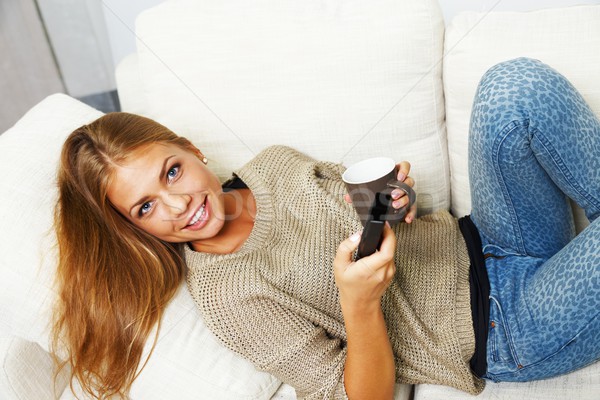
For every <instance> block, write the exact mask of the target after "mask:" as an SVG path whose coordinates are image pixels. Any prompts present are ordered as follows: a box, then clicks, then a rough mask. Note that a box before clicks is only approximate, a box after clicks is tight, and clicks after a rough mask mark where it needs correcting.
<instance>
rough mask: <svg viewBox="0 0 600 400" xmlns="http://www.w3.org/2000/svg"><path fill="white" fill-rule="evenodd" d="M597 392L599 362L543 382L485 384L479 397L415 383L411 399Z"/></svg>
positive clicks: (541, 399)
mask: <svg viewBox="0 0 600 400" xmlns="http://www.w3.org/2000/svg"><path fill="white" fill-rule="evenodd" d="M599 393H600V363H596V364H592V365H591V366H589V367H587V368H584V369H581V370H579V371H575V372H573V373H570V374H568V375H565V376H560V377H557V378H552V379H545V380H542V381H535V382H525V383H513V382H500V383H491V382H488V383H487V384H486V387H485V390H484V391H483V392H482V393H481V394H479V395H478V396H471V395H469V394H466V393H464V392H461V391H459V390H456V389H453V388H448V387H444V386H437V385H417V386H416V387H415V398H414V400H469V399H473V400H523V399H527V400H565V399H568V400H598V398H599Z"/></svg>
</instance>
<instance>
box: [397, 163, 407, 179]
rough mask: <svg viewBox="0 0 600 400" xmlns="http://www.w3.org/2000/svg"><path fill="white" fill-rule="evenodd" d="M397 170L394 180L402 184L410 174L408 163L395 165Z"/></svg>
mask: <svg viewBox="0 0 600 400" xmlns="http://www.w3.org/2000/svg"><path fill="white" fill-rule="evenodd" d="M396 167H397V168H398V175H396V179H398V180H399V181H400V182H404V179H406V177H407V176H408V173H409V172H410V163H409V162H408V161H402V162H400V163H399V164H397V165H396Z"/></svg>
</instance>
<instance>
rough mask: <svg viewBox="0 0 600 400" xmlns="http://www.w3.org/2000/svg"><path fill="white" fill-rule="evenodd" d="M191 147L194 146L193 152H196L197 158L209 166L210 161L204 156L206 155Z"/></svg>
mask: <svg viewBox="0 0 600 400" xmlns="http://www.w3.org/2000/svg"><path fill="white" fill-rule="evenodd" d="M190 145H191V146H192V151H193V152H194V154H196V156H197V157H198V158H199V159H200V161H202V162H203V163H204V165H206V164H208V159H207V158H206V157H205V156H204V154H202V152H201V151H200V149H198V148H197V147H196V146H194V145H193V144H190Z"/></svg>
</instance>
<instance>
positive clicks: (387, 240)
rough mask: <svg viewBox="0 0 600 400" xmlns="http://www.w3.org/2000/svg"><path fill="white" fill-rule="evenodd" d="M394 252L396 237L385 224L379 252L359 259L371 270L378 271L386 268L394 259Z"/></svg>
mask: <svg viewBox="0 0 600 400" xmlns="http://www.w3.org/2000/svg"><path fill="white" fill-rule="evenodd" d="M395 251H396V235H394V231H392V229H391V228H390V227H389V225H388V224H385V225H384V227H383V240H382V242H381V246H380V247H379V250H378V251H376V252H375V253H373V254H371V255H370V256H368V257H364V258H361V261H362V260H365V261H366V262H368V263H369V265H371V266H372V269H373V270H376V269H380V268H382V267H385V266H387V264H388V263H389V262H390V261H392V260H393V259H394V253H395Z"/></svg>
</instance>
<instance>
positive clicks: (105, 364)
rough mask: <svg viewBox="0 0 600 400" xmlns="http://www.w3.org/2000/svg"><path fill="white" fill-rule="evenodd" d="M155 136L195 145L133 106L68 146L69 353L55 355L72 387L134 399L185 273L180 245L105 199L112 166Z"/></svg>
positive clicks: (56, 330)
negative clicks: (66, 369)
mask: <svg viewBox="0 0 600 400" xmlns="http://www.w3.org/2000/svg"><path fill="white" fill-rule="evenodd" d="M154 142H159V143H170V144H175V145H177V146H180V147H182V148H184V149H188V150H190V151H197V150H195V147H193V145H192V144H191V143H190V142H189V141H188V140H187V139H185V138H183V137H179V136H177V135H175V134H174V133H173V132H171V131H170V130H169V129H167V128H165V127H164V126H162V125H160V124H158V123H157V122H155V121H152V120H150V119H148V118H144V117H141V116H137V115H133V114H127V113H110V114H106V115H105V116H103V117H101V118H99V119H97V120H95V121H93V122H92V123H90V124H88V125H84V126H82V127H80V128H78V129H77V130H75V131H74V132H73V133H71V135H70V136H69V137H68V138H67V140H66V142H65V143H64V145H63V148H62V154H61V159H60V165H59V170H58V190H59V198H58V202H57V204H56V208H55V212H54V220H55V224H54V225H55V231H56V236H57V245H58V254H59V259H58V271H57V276H56V284H57V288H58V292H59V299H58V302H57V304H56V307H55V310H54V319H53V327H52V346H53V349H54V351H53V353H54V354H59V353H60V350H61V349H66V354H67V358H66V360H60V359H58V357H56V356H55V360H56V362H57V363H58V369H57V370H58V371H60V370H61V369H62V368H63V367H65V366H69V367H70V369H71V388H72V387H73V386H72V385H73V379H74V378H77V379H78V380H79V382H80V383H81V385H82V388H83V389H84V391H85V392H86V393H88V394H90V395H91V396H92V397H94V398H97V399H104V398H108V397H110V396H114V395H116V396H119V397H121V398H124V397H126V396H127V393H128V392H129V390H130V388H131V384H132V383H133V381H134V379H135V378H136V377H137V376H138V374H139V372H140V371H141V369H143V367H144V366H145V364H146V362H147V361H148V358H146V359H145V360H144V362H143V364H142V365H141V367H140V361H141V358H142V352H143V349H144V345H145V343H146V341H147V339H148V337H149V336H150V334H151V333H152V330H153V329H154V328H155V327H156V328H157V331H156V332H158V328H159V327H160V319H161V316H162V314H163V311H164V309H165V307H166V305H167V303H168V302H169V300H170V299H171V298H172V297H173V295H174V294H175V292H176V290H177V288H178V287H179V285H180V283H181V282H182V280H183V278H184V275H185V263H184V260H183V256H182V248H181V246H182V245H181V244H173V243H167V242H165V241H162V240H159V239H157V238H155V237H153V236H151V235H149V234H147V233H146V232H144V231H143V230H141V229H140V228H138V227H136V226H135V225H133V224H132V223H131V222H129V221H128V220H127V219H126V218H125V217H123V216H122V215H121V214H120V213H119V212H118V211H117V210H116V209H115V208H114V206H113V205H112V204H111V203H110V202H109V200H108V198H107V187H108V185H109V182H110V179H111V176H112V174H113V170H114V165H115V164H118V163H120V162H122V161H124V160H125V159H126V158H127V156H128V155H129V154H130V153H131V152H132V151H133V150H135V149H137V148H139V147H140V146H143V145H146V144H150V143H154ZM155 342H156V336H155V337H154V342H153V346H152V349H153V348H154V344H155ZM148 357H149V356H148ZM57 374H58V373H57Z"/></svg>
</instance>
